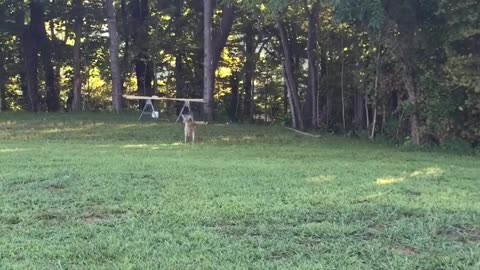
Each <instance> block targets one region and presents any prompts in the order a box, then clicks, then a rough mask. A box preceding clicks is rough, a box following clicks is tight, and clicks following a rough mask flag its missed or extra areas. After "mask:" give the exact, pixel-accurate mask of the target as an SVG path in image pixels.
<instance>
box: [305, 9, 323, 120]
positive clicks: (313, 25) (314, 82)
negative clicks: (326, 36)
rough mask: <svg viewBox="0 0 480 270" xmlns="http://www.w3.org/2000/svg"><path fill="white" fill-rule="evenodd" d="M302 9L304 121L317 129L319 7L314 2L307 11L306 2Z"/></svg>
mask: <svg viewBox="0 0 480 270" xmlns="http://www.w3.org/2000/svg"><path fill="white" fill-rule="evenodd" d="M304 6H305V7H304V8H305V11H306V13H307V16H308V39H307V57H308V91H307V95H306V98H305V111H304V120H305V121H306V122H305V124H306V125H307V127H313V128H317V127H318V111H317V91H318V66H317V57H316V55H317V54H316V52H315V47H316V44H317V21H318V14H319V12H320V5H319V3H318V2H315V3H314V4H313V6H312V10H311V11H309V10H308V4H307V1H306V0H305V1H304Z"/></svg>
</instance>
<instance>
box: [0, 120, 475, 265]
mask: <svg viewBox="0 0 480 270" xmlns="http://www.w3.org/2000/svg"><path fill="white" fill-rule="evenodd" d="M198 138H199V139H200V140H201V143H200V144H197V145H195V146H190V145H186V146H185V145H183V144H182V143H181V142H182V126H181V125H179V124H167V123H158V122H144V123H139V122H137V121H136V115H118V116H113V115H107V114H68V115H61V114H48V115H44V114H41V115H36V116H33V115H27V114H0V168H1V169H2V173H1V174H0V205H1V206H2V208H1V210H0V232H1V233H0V243H1V246H2V248H1V249H0V258H1V266H2V268H7V269H11V268H21V269H30V268H40V269H54V268H66V269H92V268H93V269H112V268H115V269H127V268H141V269H173V268H175V269H189V268H202V269H244V268H245V269H246V268H248V269H383V268H392V269H439V268H448V269H476V268H477V267H476V266H478V261H479V260H480V249H479V247H478V240H479V232H478V224H479V223H480V220H479V218H480V208H479V205H478V204H476V203H472V202H476V200H477V199H478V194H479V192H480V183H479V178H478V175H479V174H480V171H479V168H478V159H476V158H472V157H461V156H455V155H448V156H447V155H442V154H430V153H421V152H418V153H411V152H399V151H397V150H395V149H391V148H390V147H386V146H381V145H373V144H371V143H368V142H361V141H358V140H350V139H344V138H335V137H329V136H323V137H321V138H310V137H303V136H301V135H297V134H296V133H293V132H291V131H289V130H286V129H284V128H281V127H255V126H244V125H242V126H237V125H228V126H227V125H208V126H205V127H202V128H201V129H199V131H198ZM366 159H368V162H366Z"/></svg>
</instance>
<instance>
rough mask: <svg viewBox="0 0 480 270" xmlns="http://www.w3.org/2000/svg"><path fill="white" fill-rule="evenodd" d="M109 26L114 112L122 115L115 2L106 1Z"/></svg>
mask: <svg viewBox="0 0 480 270" xmlns="http://www.w3.org/2000/svg"><path fill="white" fill-rule="evenodd" d="M105 6H106V10H107V24H108V33H109V37H110V68H111V72H112V105H113V111H114V112H116V113H120V112H121V111H122V101H123V99H122V73H121V71H120V60H119V56H118V51H119V45H120V41H119V37H118V31H117V22H116V19H115V6H114V4H113V0H106V2H105Z"/></svg>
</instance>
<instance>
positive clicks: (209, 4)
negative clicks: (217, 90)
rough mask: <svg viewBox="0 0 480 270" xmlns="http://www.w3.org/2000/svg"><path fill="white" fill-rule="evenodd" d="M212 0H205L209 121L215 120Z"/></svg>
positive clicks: (205, 89)
mask: <svg viewBox="0 0 480 270" xmlns="http://www.w3.org/2000/svg"><path fill="white" fill-rule="evenodd" d="M212 16H213V6H212V0H203V35H204V41H203V45H204V48H203V50H204V59H203V99H204V100H205V104H204V113H205V116H206V118H207V121H212V120H213V115H214V111H213V110H214V108H213V105H214V104H213V92H214V81H213V79H214V76H212V74H213V72H214V69H213V42H212Z"/></svg>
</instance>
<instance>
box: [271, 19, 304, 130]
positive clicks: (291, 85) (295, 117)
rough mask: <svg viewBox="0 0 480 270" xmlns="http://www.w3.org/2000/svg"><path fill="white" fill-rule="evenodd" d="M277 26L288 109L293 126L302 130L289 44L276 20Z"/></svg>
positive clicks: (282, 28) (302, 125) (301, 118)
mask: <svg viewBox="0 0 480 270" xmlns="http://www.w3.org/2000/svg"><path fill="white" fill-rule="evenodd" d="M277 28H278V30H279V34H280V40H281V42H280V43H281V45H282V49H283V67H284V72H283V74H284V77H285V81H286V83H287V90H288V98H289V100H290V101H289V103H290V110H291V111H292V123H293V128H295V129H300V130H304V129H305V127H304V123H303V117H302V114H301V110H300V102H299V100H298V91H297V83H296V81H295V75H294V72H293V66H292V65H293V63H292V56H291V54H290V44H289V41H288V37H287V33H286V31H285V29H284V27H283V25H282V24H281V23H280V22H277Z"/></svg>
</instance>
